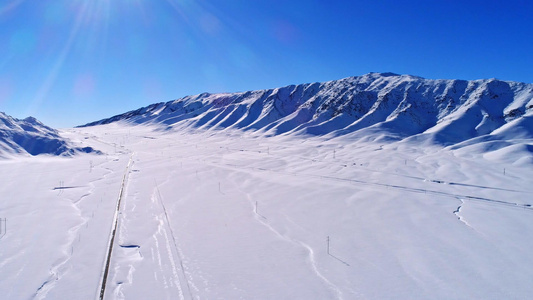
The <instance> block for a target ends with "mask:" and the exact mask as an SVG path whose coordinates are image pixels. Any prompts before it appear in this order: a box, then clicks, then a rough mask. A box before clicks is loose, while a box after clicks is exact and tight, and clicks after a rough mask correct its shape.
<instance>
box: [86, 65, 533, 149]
mask: <svg viewBox="0 0 533 300" xmlns="http://www.w3.org/2000/svg"><path fill="white" fill-rule="evenodd" d="M532 118H533V84H527V83H520V82H512V81H501V80H498V79H494V78H493V79H480V80H470V81H467V80H451V79H425V78H422V77H417V76H412V75H398V74H394V73H369V74H366V75H362V76H354V77H347V78H344V79H339V80H333V81H327V82H322V83H306V84H299V85H289V86H285V87H281V88H275V89H266V90H257V91H247V92H238V93H218V94H210V93H203V94H199V95H195V96H186V97H183V98H180V99H176V100H172V101H169V102H160V103H154V104H151V105H149V106H146V107H142V108H139V109H137V110H132V111H129V112H126V113H124V114H120V115H116V116H113V117H111V118H107V119H103V120H100V121H96V122H92V123H88V124H86V125H82V126H94V125H100V124H108V123H112V122H116V121H127V122H130V123H133V124H140V123H156V124H161V125H165V126H167V127H168V128H172V127H179V126H187V127H195V128H203V129H225V128H236V129H242V130H254V131H258V132H262V133H264V134H266V135H280V134H311V135H331V136H353V135H355V136H358V137H362V136H364V135H367V134H368V133H370V132H375V131H380V130H381V131H383V132H386V133H387V138H388V139H393V140H401V139H408V138H413V137H417V138H420V136H425V137H426V138H430V139H432V140H433V141H434V142H436V143H438V144H442V145H446V146H447V145H452V144H458V143H461V142H463V141H466V140H468V139H471V138H475V137H479V136H484V135H491V134H492V135H497V134H501V133H502V132H505V131H509V130H510V129H509V128H508V127H513V130H514V131H517V132H515V133H516V134H518V133H519V134H520V135H522V136H526V137H528V138H532V137H533V127H532V124H533V121H532ZM516 120H520V121H517V122H514V121H516ZM513 122H514V123H513ZM509 124H511V125H509ZM513 124H514V125H513Z"/></svg>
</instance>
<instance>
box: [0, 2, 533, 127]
mask: <svg viewBox="0 0 533 300" xmlns="http://www.w3.org/2000/svg"><path fill="white" fill-rule="evenodd" d="M532 11H533V1H529V0H527V1H526V0H524V1H518V0H507V1H491V0H484V1H469V0H463V1H451V0H442V1H437V0H435V1H433V0H414V1H402V0H395V1H392V0H391V1H379V0H377V1H357V0H352V1H341V0H328V1H326V0H305V1H304V0H301V1H300V0H295V1H290V0H285V1H282V0H39V1H30V0H0V45H1V46H0V111H4V112H6V113H7V114H10V115H12V116H14V117H17V118H24V117H26V116H29V115H32V116H34V117H36V118H38V119H40V120H41V121H43V122H44V123H46V124H48V125H51V126H54V127H70V126H75V125H80V124H84V123H87V122H90V121H95V120H98V119H102V118H105V117H109V116H112V115H115V114H118V113H122V112H126V111H128V110H132V109H135V108H139V107H141V106H145V105H148V104H151V103H155V102H163V101H169V100H172V99H176V98H180V97H183V96H186V95H192V94H199V93H202V92H236V91H246V90H256V89H266V88H275V87H280V86H285V85H289V84H298V83H307V82H317V81H327V80H333V79H340V78H344V77H348V76H356V75H363V74H366V73H369V72H394V73H400V74H412V75H418V76H422V77H425V78H432V79H437V78H447V79H452V78H453V79H455V78H457V79H481V78H494V77H495V78H499V79H503V80H513V81H522V82H528V83H533V21H531V12H532Z"/></svg>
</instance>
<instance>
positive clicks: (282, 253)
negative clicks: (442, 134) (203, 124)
mask: <svg viewBox="0 0 533 300" xmlns="http://www.w3.org/2000/svg"><path fill="white" fill-rule="evenodd" d="M164 128H165V127H158V126H148V125H131V124H127V123H124V122H115V123H111V124H107V125H100V126H95V127H86V128H76V129H69V130H64V131H62V132H61V135H62V136H63V137H65V138H69V139H70V140H71V141H72V143H73V145H75V146H77V147H93V148H94V149H98V150H100V151H102V152H103V153H104V154H103V155H96V154H79V155H76V156H74V157H51V156H42V155H41V156H35V157H16V158H12V159H10V160H3V161H0V170H1V172H0V180H1V182H3V184H2V185H0V198H1V199H2V200H1V201H0V218H7V231H6V233H5V235H4V236H3V237H2V238H1V239H0V270H1V277H0V295H1V296H0V298H2V299H97V298H98V297H99V296H100V293H101V289H100V287H101V284H102V278H103V275H104V273H105V264H106V259H107V254H108V251H109V249H108V245H109V243H110V239H111V233H112V231H113V228H114V222H115V218H116V220H117V224H116V228H117V230H116V236H115V239H114V240H113V249H112V254H111V257H110V259H109V273H108V276H107V282H106V289H105V294H104V298H105V299H528V298H530V297H531V295H533V285H532V284H531V278H533V255H531V249H533V209H532V207H531V205H532V204H533V200H532V199H533V197H532V195H533V186H532V184H531V178H533V168H531V166H532V165H531V161H532V157H531V153H532V151H531V149H530V148H528V147H531V146H528V144H527V143H517V144H516V145H513V146H510V147H495V148H494V149H485V148H483V149H478V148H476V147H482V145H483V143H477V144H473V145H470V146H465V147H454V146H449V147H443V146H437V145H433V146H432V145H427V144H426V145H424V146H423V147H422V146H421V144H420V143H418V142H417V141H412V140H403V141H391V142H381V143H378V142H375V141H372V140H379V139H368V141H363V140H357V139H355V138H353V137H350V136H337V137H332V136H330V137H327V136H314V137H309V136H298V135H287V136H283V135H278V136H270V137H267V136H265V135H261V134H258V133H257V132H252V131H245V132H243V131H239V130H235V129H225V130H216V129H212V130H202V129H194V128H183V129H181V130H177V129H175V128H174V129H172V130H165V129H164ZM119 199H121V200H120V207H119V210H118V212H117V211H116V207H117V203H118V200H119ZM328 245H329V246H328Z"/></svg>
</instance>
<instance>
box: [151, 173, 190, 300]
mask: <svg viewBox="0 0 533 300" xmlns="http://www.w3.org/2000/svg"><path fill="white" fill-rule="evenodd" d="M154 181H155V180H154ZM155 187H156V190H157V195H158V196H159V197H158V198H159V203H160V204H161V207H162V208H163V212H164V214H165V220H166V223H167V227H168V229H169V230H170V236H171V237H172V242H173V244H174V248H175V250H176V255H177V256H178V262H179V264H180V269H181V272H179V273H180V275H181V276H178V274H177V273H178V272H177V271H176V269H177V268H176V266H175V262H174V259H173V258H172V257H169V258H170V261H171V263H172V266H173V271H174V274H175V275H176V276H178V277H182V278H178V283H182V282H185V284H186V287H187V289H186V290H187V292H188V296H189V297H190V299H194V297H193V295H192V291H191V285H190V284H189V280H188V278H187V274H186V273H185V268H184V266H183V255H182V253H181V249H180V248H179V247H178V243H177V242H176V235H175V234H174V230H172V226H171V223H170V219H169V217H168V212H167V208H166V206H165V203H164V201H163V197H162V196H161V192H160V191H159V186H158V185H157V182H155ZM160 225H161V224H160ZM163 233H164V235H165V239H166V240H167V251H168V252H169V254H172V250H171V249H170V247H169V246H170V245H168V241H169V239H168V236H167V232H166V230H163ZM178 287H179V289H180V293H181V296H183V297H184V296H185V295H184V293H183V292H182V288H181V287H180V286H179V285H178Z"/></svg>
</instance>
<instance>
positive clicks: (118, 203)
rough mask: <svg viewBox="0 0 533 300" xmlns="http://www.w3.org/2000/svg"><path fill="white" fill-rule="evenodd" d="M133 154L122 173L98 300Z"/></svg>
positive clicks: (104, 282)
mask: <svg viewBox="0 0 533 300" xmlns="http://www.w3.org/2000/svg"><path fill="white" fill-rule="evenodd" d="M133 154H134V153H131V156H130V160H129V162H128V165H127V166H126V170H125V171H124V176H123V177H122V184H121V185H120V192H119V194H118V200H117V206H116V210H115V216H114V217H113V226H112V230H111V235H110V240H109V244H108V252H107V257H106V260H105V265H104V269H103V275H102V283H101V285H100V297H99V299H100V300H103V299H104V295H105V289H106V283H107V276H108V274H109V265H110V262H111V255H112V254H113V244H114V242H115V234H116V231H117V226H118V215H119V212H120V203H121V202H122V197H123V196H124V187H125V185H126V181H127V178H128V174H129V169H130V167H131V165H133Z"/></svg>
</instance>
